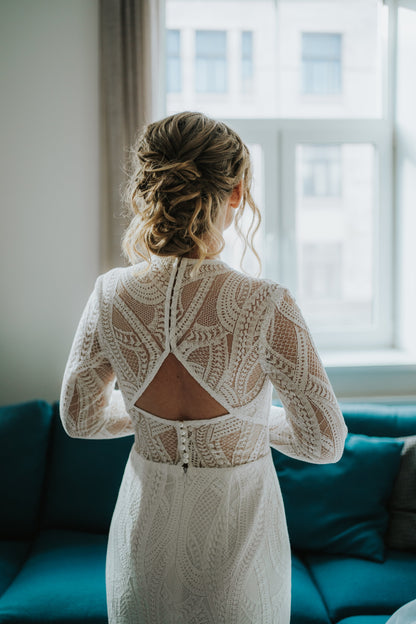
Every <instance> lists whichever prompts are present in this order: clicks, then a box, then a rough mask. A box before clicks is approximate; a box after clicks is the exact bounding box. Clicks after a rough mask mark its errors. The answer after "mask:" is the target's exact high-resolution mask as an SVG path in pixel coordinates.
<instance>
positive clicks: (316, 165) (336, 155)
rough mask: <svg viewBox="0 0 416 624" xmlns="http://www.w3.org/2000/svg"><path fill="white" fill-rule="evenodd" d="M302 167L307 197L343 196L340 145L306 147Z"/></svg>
mask: <svg viewBox="0 0 416 624" xmlns="http://www.w3.org/2000/svg"><path fill="white" fill-rule="evenodd" d="M301 167H302V171H301V177H302V189H303V195H304V196H305V197H317V196H339V195H340V194H341V146H340V145H304V146H303V155H302V163H301Z"/></svg>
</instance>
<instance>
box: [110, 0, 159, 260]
mask: <svg viewBox="0 0 416 624" xmlns="http://www.w3.org/2000/svg"><path fill="white" fill-rule="evenodd" d="M163 7H164V2H163V0H100V73H101V102H102V109H101V113H102V114H101V119H102V150H101V154H102V163H101V164H102V184H101V189H102V197H101V199H102V202H101V204H102V215H101V216H102V236H101V240H102V263H101V264H102V270H107V269H109V268H111V267H114V266H120V265H121V264H123V263H124V261H123V258H122V256H121V246H120V240H121V236H122V233H123V231H124V229H125V227H126V225H127V222H128V220H127V219H126V217H125V216H123V215H122V208H123V207H122V203H121V194H122V189H123V186H124V184H125V179H126V173H125V172H126V159H127V155H128V148H129V147H130V146H131V144H132V143H133V141H134V138H135V136H136V134H137V132H138V131H139V130H140V128H141V127H142V126H143V125H144V124H146V123H149V122H151V121H154V120H155V119H157V118H160V117H162V116H163V108H164V104H163V101H162V97H163V93H164V72H163V66H164V63H163V62H162V59H163V57H164V46H163V41H164V37H163V32H164V12H163Z"/></svg>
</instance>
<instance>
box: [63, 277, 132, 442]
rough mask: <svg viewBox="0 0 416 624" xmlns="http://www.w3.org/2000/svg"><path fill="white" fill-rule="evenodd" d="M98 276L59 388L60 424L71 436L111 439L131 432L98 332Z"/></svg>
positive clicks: (99, 280)
mask: <svg viewBox="0 0 416 624" xmlns="http://www.w3.org/2000/svg"><path fill="white" fill-rule="evenodd" d="M100 292H101V278H98V280H97V282H96V284H95V289H94V291H93V293H92V294H91V296H90V298H89V300H88V303H87V305H86V307H85V310H84V312H83V314H82V317H81V320H80V322H79V325H78V329H77V331H76V334H75V338H74V342H73V344H72V348H71V352H70V355H69V358H68V362H67V365H66V369H65V373H64V379H63V384H62V389H61V399H60V414H61V420H62V424H63V426H64V429H65V431H66V432H67V434H68V435H70V436H71V437H73V438H111V437H121V436H126V435H130V434H133V433H134V429H133V424H132V422H131V420H130V417H129V415H128V414H127V412H126V409H125V406H124V401H123V398H122V396H121V392H120V391H119V390H114V385H115V380H116V379H115V375H114V372H113V370H112V367H111V364H110V362H109V361H108V359H107V357H106V356H105V354H104V351H103V349H102V346H101V344H100V338H99V334H98V321H99V313H100V305H99V303H100Z"/></svg>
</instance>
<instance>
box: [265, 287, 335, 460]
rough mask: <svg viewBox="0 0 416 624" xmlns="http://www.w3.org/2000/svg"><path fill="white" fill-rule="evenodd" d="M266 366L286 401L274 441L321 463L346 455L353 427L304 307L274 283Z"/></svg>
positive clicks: (274, 419) (273, 418) (275, 420)
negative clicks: (347, 421) (344, 413)
mask: <svg viewBox="0 0 416 624" xmlns="http://www.w3.org/2000/svg"><path fill="white" fill-rule="evenodd" d="M261 342H262V349H263V357H262V368H263V371H264V372H265V374H266V375H267V376H268V377H269V379H270V380H271V382H272V384H273V386H274V387H275V389H276V391H277V394H278V396H279V399H280V400H281V402H282V405H283V407H280V408H279V407H274V406H272V408H271V411H270V417H269V431H270V445H271V446H273V447H275V448H276V449H278V450H279V451H281V452H282V453H284V454H286V455H289V456H290V457H295V458H297V459H303V460H305V461H308V462H311V463H317V464H324V463H331V462H336V461H338V460H339V459H340V458H341V455H342V452H343V449H344V441H345V437H346V434H347V428H346V425H345V422H344V418H343V416H342V413H341V410H340V408H339V406H338V403H337V400H336V397H335V395H334V392H333V389H332V386H331V383H330V381H329V379H328V376H327V374H326V371H325V369H324V367H323V364H322V362H321V360H320V358H319V355H318V353H317V351H316V349H315V346H314V343H313V340H312V337H311V335H310V333H309V330H308V327H307V326H306V323H305V321H304V319H303V316H302V313H301V312H300V310H299V307H298V306H297V304H296V303H295V301H294V299H293V297H292V296H291V294H290V293H289V291H288V290H286V289H284V288H281V287H280V286H277V285H273V286H272V289H271V306H270V310H269V313H268V315H267V318H266V320H265V325H264V331H263V334H262V339H261Z"/></svg>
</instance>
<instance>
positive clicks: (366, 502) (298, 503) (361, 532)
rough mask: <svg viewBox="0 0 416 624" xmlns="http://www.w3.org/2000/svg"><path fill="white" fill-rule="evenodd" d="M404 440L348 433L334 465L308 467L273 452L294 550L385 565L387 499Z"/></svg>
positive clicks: (396, 470)
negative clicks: (370, 560) (348, 556)
mask: <svg viewBox="0 0 416 624" xmlns="http://www.w3.org/2000/svg"><path fill="white" fill-rule="evenodd" d="M402 447H403V442H399V441H397V440H394V439H391V438H372V437H367V436H363V435H355V434H349V435H348V436H347V439H346V442H345V450H344V454H343V456H342V458H341V459H340V461H339V462H337V463H335V464H326V465H316V464H308V463H306V462H302V461H299V460H296V459H292V458H290V457H287V456H285V455H283V454H281V453H279V452H278V451H274V450H273V461H274V463H275V466H276V470H277V474H278V477H279V481H280V486H281V489H282V495H283V500H284V503H285V510H286V517H287V523H288V529H289V537H290V540H291V544H292V546H293V547H294V548H295V549H300V550H308V551H318V552H329V553H333V554H347V555H351V556H358V557H367V558H368V559H373V560H375V561H382V560H383V555H384V541H383V538H384V534H385V531H386V529H387V523H388V513H387V509H386V505H387V501H388V499H389V497H390V494H391V491H392V487H393V482H394V479H395V477H396V474H397V472H398V469H399V465H400V453H401V449H402Z"/></svg>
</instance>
